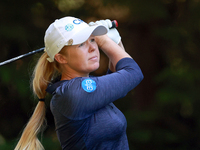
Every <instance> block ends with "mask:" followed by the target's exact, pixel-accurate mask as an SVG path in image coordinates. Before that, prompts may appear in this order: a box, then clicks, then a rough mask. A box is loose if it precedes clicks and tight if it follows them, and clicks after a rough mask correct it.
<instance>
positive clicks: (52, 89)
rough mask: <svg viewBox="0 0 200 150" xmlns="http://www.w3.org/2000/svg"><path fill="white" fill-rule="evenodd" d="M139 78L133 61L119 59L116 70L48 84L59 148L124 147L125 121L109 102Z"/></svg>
mask: <svg viewBox="0 0 200 150" xmlns="http://www.w3.org/2000/svg"><path fill="white" fill-rule="evenodd" d="M142 79H143V74H142V72H141V70H140V68H139V66H138V65H137V63H136V62H135V61H134V60H133V59H131V58H123V59H121V60H120V61H119V62H118V63H117V65H116V72H114V73H110V74H107V75H104V76H100V77H88V78H87V77H77V78H74V79H71V80H63V81H59V82H56V83H55V84H52V85H50V86H49V87H48V88H47V92H49V93H51V94H52V95H53V97H52V99H51V104H50V108H51V111H52V113H53V116H54V120H55V126H56V132H57V136H58V139H59V141H60V143H61V146H62V149H63V150H128V149H129V146H128V140H127V136H126V127H127V122H126V118H125V116H124V115H123V113H122V112H121V111H120V110H119V109H118V108H117V107H116V106H115V105H114V104H113V102H114V101H115V100H117V99H119V98H122V97H124V96H125V95H126V94H127V93H128V92H129V91H130V90H132V89H133V88H134V87H136V86H137V85H138V84H139V83H140V82H141V80H142Z"/></svg>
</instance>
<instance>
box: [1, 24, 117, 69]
mask: <svg viewBox="0 0 200 150" xmlns="http://www.w3.org/2000/svg"><path fill="white" fill-rule="evenodd" d="M117 27H118V22H117V20H113V21H112V27H111V28H110V29H112V28H117ZM43 51H44V47H42V48H40V49H37V50H34V51H31V52H28V53H26V54H23V55H20V56H17V57H14V58H11V59H9V60H6V61H4V62H1V63H0V66H3V65H5V64H8V63H11V62H14V61H17V60H19V59H21V58H24V57H27V56H30V55H33V54H36V53H39V52H43Z"/></svg>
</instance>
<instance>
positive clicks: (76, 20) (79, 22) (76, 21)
mask: <svg viewBox="0 0 200 150" xmlns="http://www.w3.org/2000/svg"><path fill="white" fill-rule="evenodd" d="M82 22H83V20H81V19H75V20H74V21H73V23H74V24H81V23H82Z"/></svg>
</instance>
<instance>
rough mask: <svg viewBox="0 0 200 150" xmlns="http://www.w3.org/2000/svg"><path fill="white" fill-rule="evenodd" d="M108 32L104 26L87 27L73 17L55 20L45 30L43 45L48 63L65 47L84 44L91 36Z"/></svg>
mask: <svg viewBox="0 0 200 150" xmlns="http://www.w3.org/2000/svg"><path fill="white" fill-rule="evenodd" d="M107 32H108V29H107V28H106V27H105V26H104V25H93V26H89V25H88V24H87V23H85V22H84V21H82V20H80V19H78V18H74V17H64V18H61V19H57V20H55V22H53V23H52V24H51V25H50V26H49V27H48V29H47V30H46V33H45V37H44V43H45V51H46V52H47V54H48V56H49V58H47V60H48V61H49V62H53V61H54V56H55V54H57V53H59V52H60V50H61V49H62V48H63V47H64V46H65V45H77V44H81V43H83V42H85V41H86V40H87V39H88V38H89V37H90V35H91V34H93V35H94V36H98V35H103V34H106V33H107Z"/></svg>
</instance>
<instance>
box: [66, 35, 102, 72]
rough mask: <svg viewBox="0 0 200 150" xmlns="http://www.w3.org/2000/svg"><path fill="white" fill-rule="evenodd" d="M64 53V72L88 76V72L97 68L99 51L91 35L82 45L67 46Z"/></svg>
mask: <svg viewBox="0 0 200 150" xmlns="http://www.w3.org/2000/svg"><path fill="white" fill-rule="evenodd" d="M65 52H66V55H65V58H66V61H67V63H66V65H67V70H66V71H70V72H71V73H73V72H74V73H78V74H80V75H81V76H88V75H89V73H90V72H92V71H95V70H96V69H98V68H99V59H100V58H99V57H100V55H99V49H98V46H97V43H96V42H95V37H94V36H93V35H91V36H90V37H89V39H88V40H87V41H85V42H84V43H82V44H79V45H72V46H67V47H66V50H65Z"/></svg>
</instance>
